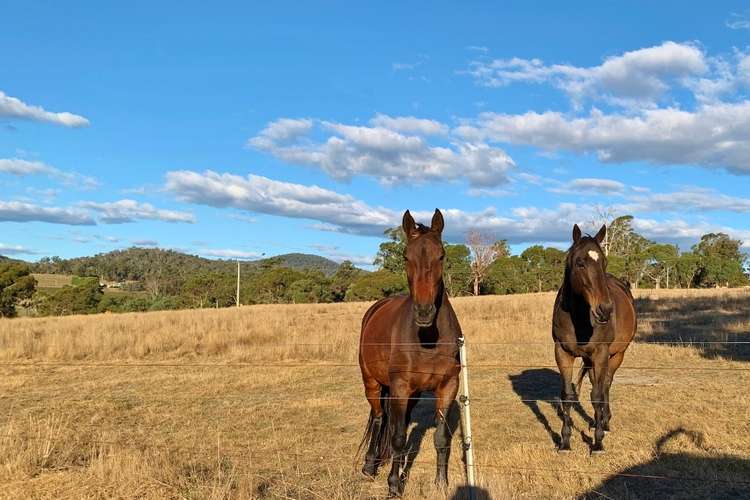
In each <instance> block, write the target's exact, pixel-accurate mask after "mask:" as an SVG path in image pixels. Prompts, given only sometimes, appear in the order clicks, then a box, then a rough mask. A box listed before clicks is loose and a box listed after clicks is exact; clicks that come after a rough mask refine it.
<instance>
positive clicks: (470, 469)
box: [458, 335, 474, 500]
mask: <svg viewBox="0 0 750 500" xmlns="http://www.w3.org/2000/svg"><path fill="white" fill-rule="evenodd" d="M458 356H459V362H460V363H461V394H460V396H459V398H458V401H459V403H460V404H461V430H462V434H463V438H464V441H463V443H462V444H463V449H464V456H465V457H466V481H467V483H468V485H469V500H474V447H473V446H472V441H471V409H470V405H469V402H470V401H469V369H468V360H467V358H466V341H465V339H464V336H463V335H461V336H460V337H459V338H458Z"/></svg>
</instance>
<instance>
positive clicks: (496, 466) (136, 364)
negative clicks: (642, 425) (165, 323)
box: [0, 340, 750, 488]
mask: <svg viewBox="0 0 750 500" xmlns="http://www.w3.org/2000/svg"><path fill="white" fill-rule="evenodd" d="M448 344H453V345H455V343H452V342H451V343H448V342H439V343H435V344H431V346H437V345H448ZM363 345H368V346H381V347H382V346H384V345H391V346H404V347H408V346H415V347H416V346H423V344H422V343H417V342H408V343H400V344H390V343H366V344H363ZM513 345H517V346H530V345H545V346H548V347H552V346H554V345H555V343H553V342H510V341H508V342H476V343H467V346H469V347H474V346H477V347H482V346H513ZM634 345H670V346H674V345H680V346H691V345H699V346H707V345H709V346H722V347H724V346H728V347H732V346H746V345H750V341H716V340H710V341H709V340H686V341H659V342H656V341H646V342H639V343H636V344H634ZM282 346H283V347H295V348H296V347H298V348H305V347H331V348H341V347H342V344H341V343H280V344H273V345H268V346H263V345H262V346H256V347H257V348H263V347H268V348H278V347H282ZM355 348H356V346H354V345H353V346H352V349H355ZM449 356H450V355H449ZM573 366H574V367H578V366H580V365H573ZM355 367H359V363H351V362H348V363H347V362H319V361H299V360H294V361H273V362H263V361H248V362H238V361H235V362H197V361H182V362H173V361H153V362H150V361H131V362H128V361H114V362H113V361H101V362H95V361H34V360H23V361H0V368H21V369H26V368H29V369H60V368H72V369H76V368H77V369H106V368H123V369H144V368H155V369H172V368H175V369H212V370H213V369H216V370H220V369H266V370H267V369H270V368H273V369H279V370H281V369H289V368H306V369H335V368H355ZM470 367H471V369H472V370H476V369H503V370H527V369H557V368H558V366H557V365H553V364H535V363H528V364H518V363H491V362H477V363H472V364H471V365H470ZM391 369H392V371H397V372H402V373H416V374H426V375H434V374H442V373H444V372H431V371H425V370H414V369H412V368H411V367H410V366H407V365H404V366H398V365H396V366H393V367H391ZM620 369H621V370H639V371H665V372H672V371H685V372H740V373H744V372H748V371H750V367H745V366H741V365H733V366H715V365H708V364H689V365H688V364H680V365H673V366H667V365H658V366H648V365H632V366H631V365H627V362H626V364H625V365H623V366H621V367H620ZM133 399H140V400H141V401H143V402H148V403H152V404H153V403H155V402H163V403H169V402H174V401H177V400H185V401H194V400H200V401H202V402H214V403H219V402H225V401H236V402H245V403H256V402H268V399H269V398H268V396H267V395H258V396H237V395H199V396H195V397H181V396H170V397H168V398H164V399H154V398H143V397H141V396H139V395H137V394H123V395H97V396H96V397H91V398H87V397H66V396H62V395H60V396H54V397H50V396H49V395H46V394H43V393H33V392H19V393H16V394H7V393H6V394H0V402H6V403H10V404H13V402H15V401H19V400H21V401H22V402H24V401H25V402H27V403H28V402H29V401H38V402H46V403H53V402H65V403H68V402H69V403H82V404H88V403H92V402H101V401H128V402H132V401H133ZM273 399H274V401H276V402H281V403H283V402H289V401H295V402H311V401H318V402H320V401H329V402H333V403H340V402H344V401H364V396H356V397H355V396H348V395H343V394H337V395H336V396H334V397H320V396H286V397H284V396H278V395H274V397H273ZM384 399H386V400H388V399H400V400H404V399H410V400H427V401H434V400H435V399H436V398H434V397H421V396H420V397H408V398H402V397H390V396H386V397H384ZM647 400H648V399H647V398H642V397H637V396H636V397H635V398H628V397H623V398H622V399H620V398H617V399H613V400H610V403H614V402H622V403H643V402H644V401H647ZM471 401H472V402H478V403H482V402H487V403H492V404H507V405H517V404H518V403H524V404H538V403H549V404H553V405H555V404H558V403H560V402H561V400H560V398H546V397H540V398H526V397H515V398H513V397H502V396H490V395H484V396H482V395H479V396H473V397H472V398H471ZM564 402H571V403H579V402H580V403H595V402H597V401H591V400H584V399H582V400H580V401H579V400H566V401H564ZM649 402H653V403H655V404H658V405H662V406H663V405H665V404H666V402H665V401H663V400H651V401H649ZM689 403H690V401H685V400H679V401H674V402H670V403H669V404H675V405H678V406H685V405H687V404H689ZM699 403H700V402H699ZM721 404H722V406H736V407H739V408H745V409H746V410H747V409H748V405H747V404H743V403H742V402H737V403H736V404H733V402H731V401H721ZM11 410H13V406H11ZM17 410H18V408H16V411H17ZM15 414H16V415H17V413H15ZM13 415H14V412H13V411H12V412H11V414H10V415H8V417H12V416H13ZM729 420H730V421H733V419H731V416H730V419H729ZM76 426H77V427H78V428H79V430H84V429H90V430H95V431H97V432H99V433H104V432H109V429H108V428H106V427H104V425H102V424H98V425H97V424H89V425H82V424H76ZM163 428H164V427H163V426H154V430H159V429H163ZM286 429H290V430H291V429H295V425H287V426H274V427H272V428H271V429H266V431H269V430H276V431H277V432H280V431H282V430H286ZM112 430H113V431H115V430H120V431H121V430H122V429H121V428H113V429H112ZM331 430H332V429H331V427H327V426H320V427H313V426H309V425H306V426H305V431H306V432H312V431H320V432H326V431H329V432H330V431H331ZM78 438H79V439H80V440H81V443H82V445H88V446H99V447H105V446H109V447H126V448H135V449H159V450H163V451H167V452H170V453H174V452H180V453H191V454H196V455H202V454H216V453H219V452H220V454H222V455H223V456H226V457H227V458H229V459H230V460H232V461H233V462H236V463H237V464H238V465H239V464H241V465H242V467H243V468H244V469H246V470H248V471H254V470H255V471H270V470H271V469H272V468H273V466H271V465H268V464H269V463H270V462H272V461H273V460H276V459H277V458H278V456H279V452H277V451H253V450H252V449H251V448H250V447H249V446H243V447H237V446H235V445H233V446H229V447H228V446H221V447H205V446H203V447H195V446H183V445H178V444H172V443H155V442H148V443H143V442H136V441H133V439H132V436H129V437H128V438H127V439H124V440H103V439H88V438H86V437H85V436H81V435H79V436H78ZM49 439H50V438H49V437H39V436H28V435H23V436H21V435H13V434H5V435H0V443H2V442H4V441H5V442H7V441H8V440H21V441H28V442H33V441H45V440H47V441H48V440H49ZM283 455H284V457H285V460H291V461H292V462H296V463H310V464H315V465H316V466H321V465H325V464H328V465H332V466H336V467H341V466H343V464H345V463H346V462H345V461H344V460H342V458H341V457H336V458H335V459H329V458H325V457H318V456H316V457H311V456H309V455H304V454H294V453H289V452H286V451H285V452H283ZM407 455H409V456H411V462H409V463H410V466H420V467H421V466H425V467H427V466H430V467H434V463H433V462H429V461H418V460H414V458H413V456H412V455H413V454H412V452H411V451H410V452H408V453H407ZM350 458H351V457H350ZM474 466H475V467H476V468H477V469H479V470H483V469H484V470H486V471H491V473H493V474H505V475H513V474H534V475H539V476H561V475H567V474H575V475H581V476H591V477H620V478H625V479H634V480H658V481H678V482H685V483H692V482H696V481H698V482H711V483H724V484H731V485H739V486H743V487H744V486H747V487H750V481H748V480H745V479H741V478H737V477H713V476H705V477H704V476H682V475H671V474H642V473H636V472H623V471H620V470H600V469H585V470H583V469H567V468H554V467H538V466H536V467H534V466H522V465H512V464H505V463H497V462H484V461H482V460H481V454H480V456H479V461H478V462H477V463H476V464H474ZM249 473H252V472H249ZM728 474H729V473H728ZM686 488H688V486H686Z"/></svg>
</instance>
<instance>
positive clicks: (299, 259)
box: [256, 253, 339, 276]
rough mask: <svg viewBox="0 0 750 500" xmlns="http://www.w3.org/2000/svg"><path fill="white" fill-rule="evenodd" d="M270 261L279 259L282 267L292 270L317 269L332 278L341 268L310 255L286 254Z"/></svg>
mask: <svg viewBox="0 0 750 500" xmlns="http://www.w3.org/2000/svg"><path fill="white" fill-rule="evenodd" d="M270 259H278V261H279V262H280V263H281V265H282V266H284V267H291V268H292V269H300V270H302V269H316V270H318V271H321V272H322V273H323V274H325V275H326V276H331V275H332V274H333V273H335V272H336V269H338V268H339V264H338V263H336V262H334V261H332V260H331V259H326V258H325V257H321V256H320V255H312V254H309V253H285V254H283V255H278V256H276V257H271V258H270ZM270 259H263V260H259V261H256V263H257V264H258V265H262V264H263V263H264V261H266V262H267V261H268V260H270Z"/></svg>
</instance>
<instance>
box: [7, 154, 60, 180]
mask: <svg viewBox="0 0 750 500" xmlns="http://www.w3.org/2000/svg"><path fill="white" fill-rule="evenodd" d="M0 172H2V173H5V174H12V175H17V176H25V175H35V174H46V175H50V174H56V173H57V172H59V171H58V170H57V169H56V168H53V167H50V166H49V165H45V164H44V163H42V162H40V161H29V160H22V159H20V158H8V159H2V158H0Z"/></svg>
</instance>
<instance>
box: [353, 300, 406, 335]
mask: <svg viewBox="0 0 750 500" xmlns="http://www.w3.org/2000/svg"><path fill="white" fill-rule="evenodd" d="M406 298H407V297H406V296H402V295H396V296H393V297H386V298H384V299H380V300H378V301H377V302H375V303H374V304H373V305H371V306H370V308H369V309H367V312H365V315H364V316H363V317H362V329H363V330H364V328H365V326H366V325H367V323H368V322H369V321H370V319H372V317H373V316H374V315H375V314H376V313H377V312H378V311H380V310H381V309H383V308H384V307H385V306H387V305H389V304H394V305H395V304H397V303H399V302H403V300H405V299H406Z"/></svg>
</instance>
